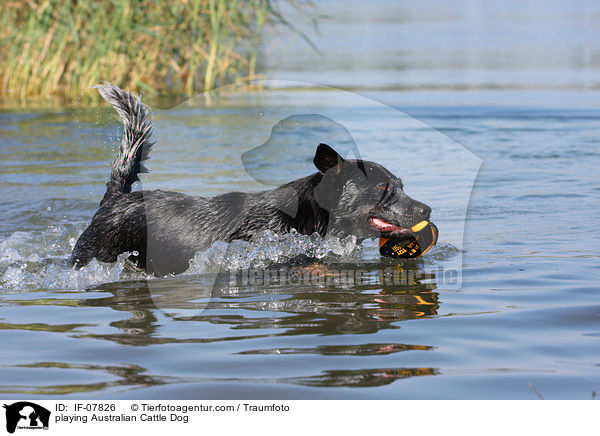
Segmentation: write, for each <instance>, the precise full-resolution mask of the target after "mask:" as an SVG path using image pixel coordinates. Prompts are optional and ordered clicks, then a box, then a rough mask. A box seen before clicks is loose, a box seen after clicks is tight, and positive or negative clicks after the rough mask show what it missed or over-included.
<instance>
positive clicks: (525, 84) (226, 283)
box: [0, 1, 600, 399]
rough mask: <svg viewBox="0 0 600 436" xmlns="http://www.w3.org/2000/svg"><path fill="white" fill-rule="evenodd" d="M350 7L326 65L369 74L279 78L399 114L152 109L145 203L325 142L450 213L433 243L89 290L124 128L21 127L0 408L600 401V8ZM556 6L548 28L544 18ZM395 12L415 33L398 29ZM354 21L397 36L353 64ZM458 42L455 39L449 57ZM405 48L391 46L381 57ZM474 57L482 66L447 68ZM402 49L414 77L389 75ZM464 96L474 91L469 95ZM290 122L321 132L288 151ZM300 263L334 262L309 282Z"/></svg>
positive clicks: (258, 249) (216, 253) (348, 246)
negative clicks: (91, 252) (490, 36)
mask: <svg viewBox="0 0 600 436" xmlns="http://www.w3.org/2000/svg"><path fill="white" fill-rule="evenodd" d="M467 3H468V2H467ZM340 4H341V2H335V1H332V2H325V5H328V6H327V7H330V8H331V12H335V13H337V14H338V16H342V18H339V19H337V20H333V23H332V24H331V25H324V28H323V34H324V38H323V40H326V41H330V42H329V44H330V45H329V46H328V45H327V44H325V45H324V47H323V50H324V52H325V53H326V54H327V52H328V50H330V51H329V53H330V54H331V53H332V52H335V51H336V50H342V48H343V47H349V46H352V47H353V50H355V51H358V52H361V51H362V52H363V53H364V52H368V53H370V58H369V59H370V61H369V62H370V63H365V62H359V61H357V59H358V58H360V56H358V55H356V56H354V57H352V56H339V57H338V58H335V59H334V57H333V56H329V57H327V56H326V62H325V63H324V62H323V61H322V58H321V60H320V61H318V62H317V61H316V58H314V57H313V56H314V55H313V54H310V53H309V52H302V53H300V55H299V57H298V58H297V57H291V56H288V57H287V58H286V57H285V56H284V57H283V58H282V59H279V58H277V57H272V58H270V59H277V61H275V60H273V61H270V64H269V65H268V66H267V67H268V68H270V69H271V70H272V71H274V72H275V74H278V75H280V76H281V78H287V79H290V78H292V79H294V80H306V81H317V82H319V81H321V82H326V83H332V84H342V85H345V86H348V87H354V86H356V85H357V80H355V79H356V78H358V79H360V81H361V82H363V84H364V85H366V86H367V87H366V88H364V89H363V90H362V91H361V93H362V94H366V95H369V96H371V97H374V98H375V99H377V100H379V101H382V102H385V103H387V104H388V105H391V106H393V107H394V108H395V109H391V108H390V107H386V106H385V105H380V104H378V103H375V102H373V101H371V100H368V99H365V98H363V97H360V96H357V95H354V94H350V95H346V94H344V93H340V92H335V91H331V90H322V89H316V88H318V86H316V85H313V84H311V86H309V88H311V89H310V90H297V88H298V87H296V86H286V84H285V83H284V84H281V85H283V88H284V89H283V90H282V89H278V90H270V91H267V92H265V93H264V94H262V95H249V96H248V95H246V96H242V97H238V96H231V97H226V98H223V99H219V98H215V99H213V100H212V102H211V104H207V103H206V102H205V101H204V100H201V99H199V100H197V101H195V102H193V103H195V104H190V105H183V106H179V107H176V108H173V109H170V110H167V109H166V107H164V108H163V110H156V111H155V114H156V122H157V126H158V133H157V139H159V143H158V144H157V146H156V150H155V152H154V155H153V158H152V161H151V162H150V165H149V166H150V168H151V173H150V174H148V175H145V176H144V177H143V179H142V186H143V188H144V189H155V188H161V189H169V190H177V191H183V192H187V193H189V194H192V195H215V194H218V193H221V192H228V191H233V190H243V191H251V190H258V189H266V188H268V187H269V186H272V185H274V184H277V183H280V182H283V181H287V180H290V179H293V178H295V177H300V176H303V175H305V174H308V173H310V172H311V171H313V170H312V167H311V156H310V153H311V147H312V146H313V144H314V142H315V140H318V139H319V138H320V137H325V136H326V137H327V138H328V139H327V140H328V141H331V142H332V145H334V143H335V144H336V147H339V148H340V149H341V150H343V151H344V153H346V154H350V155H352V154H353V153H357V152H358V153H360V155H361V156H363V157H367V158H369V159H373V160H376V161H378V162H380V163H382V164H384V165H385V166H387V167H388V168H390V169H392V170H393V171H394V172H396V173H397V174H398V175H401V176H402V178H403V182H404V184H405V186H406V190H407V192H408V193H409V194H410V195H411V196H413V197H415V198H417V199H419V200H421V201H424V202H426V203H427V204H429V205H430V206H432V208H433V214H432V219H433V220H434V221H435V223H436V224H437V225H438V227H439V229H440V241H439V243H438V245H437V246H436V247H435V248H434V249H432V250H431V251H430V252H429V253H427V254H426V255H425V256H424V257H423V258H422V259H419V260H415V261H405V262H394V261H391V260H381V259H380V258H379V257H378V256H377V248H376V245H375V242H373V241H371V242H367V243H365V244H363V245H360V246H359V245H357V244H356V241H354V240H352V238H349V239H346V240H342V241H340V240H335V239H327V240H320V239H318V238H315V237H303V236H299V235H287V236H281V235H279V236H278V235H273V234H264V235H261V238H260V240H259V242H257V243H254V244H246V243H236V244H233V246H229V247H228V246H226V245H224V244H218V243H217V244H215V246H213V247H211V248H210V249H209V250H207V251H204V252H200V253H198V255H197V256H196V258H195V259H194V261H193V262H192V265H191V267H190V270H189V271H188V272H187V273H185V274H182V275H178V276H175V277H165V278H155V277H148V276H147V275H146V274H144V273H142V272H140V271H139V270H136V269H135V268H134V267H132V265H130V264H129V263H128V261H127V260H126V258H125V257H122V258H120V259H119V261H118V262H116V263H115V264H101V263H98V262H93V263H91V264H90V265H88V266H87V267H85V268H83V269H82V270H80V271H75V270H72V269H70V268H69V267H68V265H67V264H66V259H67V257H68V255H69V253H70V251H71V249H72V247H73V245H74V243H75V241H76V239H77V237H78V236H79V234H80V233H81V232H82V231H83V229H84V228H85V227H86V225H87V224H88V222H89V220H90V219H91V216H92V215H93V213H94V212H95V210H96V208H97V206H98V202H99V200H100V199H101V196H102V194H103V190H104V183H105V182H106V179H107V177H108V173H109V162H110V160H111V159H112V157H113V153H114V147H115V146H116V144H117V143H118V141H119V134H120V132H119V128H118V126H117V124H116V123H115V122H114V120H113V118H112V112H111V111H110V109H108V108H106V107H103V108H102V109H99V110H94V109H85V110H82V109H77V110H53V111H20V112H19V111H12V112H11V111H5V112H2V113H0V132H1V133H0V134H1V137H2V140H1V142H0V154H1V158H0V192H1V194H2V195H1V196H0V326H1V332H0V335H1V340H2V344H3V352H2V357H1V358H0V396H1V397H4V398H15V397H23V396H26V397H28V398H37V397H51V398H60V397H67V398H165V397H168V398H178V399H183V398H240V397H241V398H307V399H317V398H322V399H325V398H364V399H418V398H452V399H453V398H461V399H463V398H477V399H479V398H489V399H535V398H538V395H540V396H542V397H543V398H546V399H559V398H560V399H566V398H579V399H590V398H594V397H595V396H596V393H597V392H598V390H599V389H600V375H599V374H600V372H599V366H600V353H599V350H600V327H599V326H600V323H599V321H600V320H599V316H600V299H599V297H598V284H597V280H598V275H599V272H600V271H599V269H600V268H599V262H598V259H599V256H600V252H599V249H598V247H599V246H600V244H599V242H600V241H599V239H600V238H599V234H598V231H597V228H596V225H597V223H598V220H599V218H600V216H599V215H600V209H599V206H598V205H599V204H600V203H599V200H600V184H599V183H598V182H599V179H598V170H597V168H598V166H599V163H600V162H599V161H600V149H599V148H598V137H599V133H600V121H599V120H600V107H598V104H597V102H598V101H600V100H598V93H597V91H596V88H597V83H598V82H597V72H594V71H593V70H592V69H591V67H590V66H591V65H593V64H595V63H596V60H597V53H598V51H597V44H596V45H593V44H591V43H590V41H592V40H597V38H596V39H593V38H591V36H592V35H593V34H594V32H596V30H594V29H595V28H593V27H589V26H587V27H586V25H585V23H587V21H586V20H588V18H589V17H590V16H595V15H594V14H595V12H594V11H595V10H596V9H597V7H596V6H594V5H593V4H591V3H586V4H587V5H588V9H585V11H587V12H586V13H583V12H582V13H581V14H579V13H575V12H573V13H570V14H562V13H559V12H560V8H559V9H558V10H557V9H556V7H557V6H556V5H555V6H554V7H552V8H545V7H544V8H536V7H533V6H532V7H531V8H530V9H531V10H530V13H527V14H525V13H524V12H523V10H518V11H517V12H518V13H517V12H514V11H515V9H510V8H508V9H507V10H505V11H504V12H502V11H495V12H494V11H491V12H486V11H483V10H479V9H477V11H473V7H470V8H469V7H464V8H463V7H461V8H453V9H452V11H448V10H447V8H445V7H444V6H443V5H444V3H443V2H433V5H434V6H436V7H435V8H430V10H432V11H435V13H434V14H433V13H432V14H433V16H434V17H436V19H435V20H433V19H426V18H427V17H426V16H425V15H427V14H425V15H423V14H422V13H416V12H415V10H414V8H412V7H410V6H408V3H406V4H404V3H403V6H398V7H396V8H394V7H392V3H390V4H388V8H389V9H390V10H389V11H388V13H386V14H376V13H375V12H371V13H370V14H369V15H368V16H367V15H364V14H362V13H358V14H356V13H354V12H352V11H356V10H357V9H356V8H349V9H348V10H347V11H346V14H350V15H353V14H354V15H356V16H355V20H354V21H352V20H345V18H344V17H343V14H344V11H343V9H344V8H340V7H339V5H340ZM463 6H464V5H463ZM406 8H408V10H407V9H406ZM590 8H591V9H590ZM465 10H466V11H471V12H470V14H471V15H473V14H475V16H476V17H477V20H476V19H474V18H472V17H471V18H469V14H467V13H465V12H464V11H465ZM540 10H541V11H544V16H543V17H542V18H543V19H542V18H540V19H539V20H538V18H535V19H534V18H532V17H538V14H537V12H539V11H540ZM574 10H575V9H573V10H572V11H574ZM578 10H579V9H578ZM453 11H454V12H453ZM461 11H462V12H461ZM511 11H513V12H511ZM552 11H554V12H552ZM557 11H558V12H557ZM499 12H502V13H499ZM563 12H564V11H563ZM465 14H466V15H465ZM490 14H491V15H490ZM511 14H512V15H511ZM514 14H516V16H517V17H521V18H522V19H523V20H524V21H525V23H524V24H513V25H514V28H509V27H510V26H509V24H510V23H515V22H516V23H519V21H518V20H517V21H515V16H514ZM396 16H404V17H406V16H408V17H412V18H411V19H410V20H409V19H407V20H406V21H403V24H402V25H400V26H396V25H395V24H394V25H393V26H392V25H391V24H389V25H386V24H385V23H386V21H387V20H389V21H392V22H394V23H395V22H396V21H398V20H396V19H395V18H393V17H396ZM492 16H496V17H500V18H501V19H499V20H496V21H494V23H495V24H494V26H496V27H495V28H494V31H495V35H496V38H495V39H494V41H493V44H492V46H493V47H495V50H488V49H487V48H489V47H490V45H489V44H482V45H477V44H475V42H476V41H478V36H477V35H481V34H482V32H483V33H485V32H484V29H487V28H488V27H486V25H485V23H486V20H487V23H488V24H489V23H490V21H491V20H492ZM357 17H359V18H360V20H359V21H360V22H361V23H362V22H363V21H366V22H369V23H371V24H370V26H373V28H376V29H380V30H381V31H382V33H377V32H365V33H364V34H365V35H370V36H369V38H367V41H366V42H365V41H362V44H359V43H358V42H356V44H347V45H344V44H342V42H340V41H342V39H341V38H342V36H343V35H347V32H346V30H344V29H348V27H347V26H356V20H357V19H358V18H357ZM486 17H487V18H486ZM523 17H525V18H523ZM544 17H545V18H544ZM411 20H412V21H411ZM345 22H347V25H346V27H344V25H343V23H345ZM465 22H466V23H478V26H477V27H476V28H473V27H468V26H464V23H465ZM532 22H536V23H540V22H542V23H548V22H552V23H554V24H553V26H555V28H556V26H558V27H557V28H559V29H562V31H561V32H562V34H563V35H566V36H565V37H564V38H562V39H561V41H562V42H561V44H557V43H556V40H547V37H543V35H541V34H540V35H538V34H535V35H532V34H531V32H530V30H527V29H529V27H528V24H531V23H532ZM411 23H421V25H422V26H425V25H426V27H421V29H422V30H423V29H424V30H423V33H419V32H410V26H411V25H415V24H411ZM582 23H583V24H582ZM363 24H364V23H363ZM425 30H427V31H426V32H425ZM449 31H451V32H450V33H452V34H453V35H454V36H455V40H441V39H440V38H437V37H435V35H445V34H448V32H449ZM386 32H387V33H386ZM389 32H392V35H391V36H392V37H393V38H389V41H392V40H393V41H396V43H395V44H392V43H391V42H390V43H389V44H382V43H381V42H382V41H384V40H385V41H388V39H386V38H385V36H386V35H387V36H390V34H389ZM394 32H399V33H400V36H402V35H405V32H408V34H410V35H411V36H413V38H412V39H407V38H406V37H405V36H402V37H400V36H399V35H397V34H395V33H394ZM382 35H383V36H382ZM419 35H421V36H419ZM528 36H530V37H531V38H530V39H527V37H528ZM415 38H416V39H415ZM525 39H526V40H527V41H526V42H527V43H522V44H521V43H519V44H516V42H517V41H523V40H525ZM336 41H337V42H336ZM469 41H470V42H471V43H472V44H467V45H468V46H469V47H470V49H469V50H468V52H469V53H470V55H471V56H470V57H469V59H470V60H471V63H470V64H468V65H465V64H464V63H461V62H458V61H457V63H456V64H452V65H448V64H447V63H446V62H445V61H444V59H446V60H447V59H457V58H456V56H457V54H460V51H459V50H458V48H460V47H464V46H465V44H466V43H467V42H469ZM577 41H579V42H581V44H577V43H576V42H577ZM582 41H583V42H582ZM586 41H587V42H586ZM317 42H318V41H317ZM415 44H416V45H415ZM590 45H591V47H590ZM374 46H376V48H377V49H376V50H371V48H373V47H374ZM419 47H421V48H419ZM424 47H427V48H428V49H427V50H428V51H427V52H424V51H425V50H424ZM446 48H448V51H447V50H445V49H446ZM573 48H577V49H578V50H575V54H573V55H572V53H573ZM511 49H514V53H512V52H511ZM533 49H535V50H536V53H538V55H537V56H536V57H535V61H534V59H533V58H531V57H528V56H527V54H528V53H529V50H533ZM285 53H287V54H289V51H288V52H285ZM353 53H355V52H353ZM394 53H395V54H396V55H398V59H405V60H407V61H406V62H407V65H405V66H398V65H395V64H394V65H391V66H389V68H386V66H385V65H384V61H385V60H389V59H391V55H392V54H394ZM402 53H404V56H400V54H402ZM427 53H430V54H431V56H428V55H427ZM442 53H447V55H445V56H441V54H442ZM511 53H512V54H511ZM569 53H571V54H569ZM302 59H304V61H303V60H302ZM342 59H346V60H348V59H349V60H350V61H348V62H344V61H342ZM525 59H528V61H527V62H526V61H525ZM313 61H315V62H314V65H317V64H318V65H319V66H320V67H319V68H317V69H313V68H312V66H311V65H312V64H311V62H313ZM426 61H427V62H426ZM398 62H400V60H398ZM428 62H429V63H428ZM365 65H371V66H372V68H371V69H370V70H367V69H364V68H363V67H364V66H365ZM401 67H402V68H401ZM361 68H362V69H361ZM294 71H295V72H296V73H294V74H295V76H294V74H293V72H294ZM352 71H354V73H352ZM393 71H396V72H398V71H400V72H399V73H398V74H394V73H393ZM464 71H467V72H471V73H473V74H472V75H471V76H469V77H465V76H463V75H462V73H463V72H464ZM346 72H348V74H345V73H346ZM379 73H381V74H379ZM425 73H426V74H425ZM292 76H294V77H292ZM538 78H539V80H538ZM363 79H364V80H363ZM459 79H460V80H459ZM406 83H408V84H409V86H408V89H405V86H404V85H405V84H406ZM464 83H467V84H469V85H470V86H471V87H472V89H470V90H463V91H457V89H462V88H463V85H464ZM287 88H294V89H287ZM438 88H439V89H438ZM584 91H585V92H584ZM294 114H296V115H297V114H312V115H311V116H309V117H308V118H303V119H302V120H299V119H296V118H294V119H292V121H293V122H292V123H288V124H285V123H284V124H283V125H280V127H281V128H280V129H279V130H277V129H276V132H275V133H273V134H271V128H272V127H273V126H275V125H277V123H278V122H280V121H281V120H284V119H286V117H288V116H290V115H294ZM323 117H325V118H323ZM327 119H329V120H336V121H338V122H339V123H338V124H339V125H341V126H343V127H344V128H345V129H347V131H345V130H344V129H338V126H337V124H335V123H331V122H328V121H327ZM296 125H297V126H296ZM282 126H283V127H282ZM286 126H287V127H286ZM294 126H296V127H297V128H294ZM277 132H279V133H277ZM261 144H264V147H266V148H261V149H260V150H259V151H260V153H258V152H256V149H254V151H253V152H252V150H253V148H254V147H256V146H259V145H261ZM249 152H250V153H249ZM245 153H246V154H245ZM248 153H249V154H248ZM257 153H258V156H259V158H257V159H254V157H255V156H256V155H257ZM265 154H266V155H267V156H270V157H271V158H270V159H266V163H265V160H264V158H263V157H261V156H264V155H265ZM242 156H244V157H245V158H246V160H244V158H243V157H242ZM253 165H254V166H253ZM480 165H481V167H480ZM254 170H256V171H254ZM253 176H254V177H253ZM471 188H472V189H471ZM298 254H306V255H310V256H312V257H316V261H315V262H314V263H310V264H300V265H292V266H290V265H289V263H288V262H289V260H290V259H294V258H296V256H297V255H298ZM224 259H225V260H224ZM239 269H243V270H244V271H246V273H247V275H244V274H245V273H238V270H239ZM248 269H250V270H251V271H250V272H248ZM252 271H259V272H260V273H261V275H260V276H259V277H257V276H251V275H250V274H251V273H252ZM265 271H267V272H268V276H266V279H265V273H264V272H265ZM453 271H454V272H456V276H453V275H452V274H450V275H447V273H448V272H453ZM397 279H399V281H398V280H397ZM282 281H283V282H285V283H283V284H282V283H281V282H282Z"/></svg>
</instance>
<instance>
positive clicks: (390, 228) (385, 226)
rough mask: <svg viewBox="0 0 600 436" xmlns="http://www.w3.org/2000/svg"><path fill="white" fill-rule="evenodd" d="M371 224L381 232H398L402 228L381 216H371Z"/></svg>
mask: <svg viewBox="0 0 600 436" xmlns="http://www.w3.org/2000/svg"><path fill="white" fill-rule="evenodd" d="M371 224H372V225H373V226H374V227H377V229H378V230H379V231H381V232H398V231H401V230H403V229H402V227H398V226H395V225H394V224H391V223H388V222H387V221H384V220H382V219H381V218H371Z"/></svg>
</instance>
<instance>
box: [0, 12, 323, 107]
mask: <svg viewBox="0 0 600 436" xmlns="http://www.w3.org/2000/svg"><path fill="white" fill-rule="evenodd" d="M286 2H287V3H288V4H290V5H292V6H293V7H295V8H297V9H302V8H304V7H306V6H311V3H310V2H309V1H307V0H286ZM267 26H271V27H272V28H277V27H283V28H286V29H287V30H291V31H294V32H297V33H298V34H299V35H300V36H301V37H302V38H304V39H305V40H306V41H307V42H308V43H309V44H311V42H310V41H309V40H308V39H307V38H306V36H305V35H303V34H301V33H300V32H298V31H297V30H296V29H295V28H294V27H293V25H292V24H291V23H289V22H288V21H286V19H285V18H284V17H283V15H282V14H281V13H280V12H278V11H277V10H276V9H275V7H274V5H273V1H272V0H165V1H156V0H8V1H7V2H5V3H3V5H2V7H1V16H0V83H1V86H0V102H2V103H1V105H2V106H6V105H7V104H9V105H10V104H17V105H19V103H20V104H24V103H25V102H26V101H31V100H44V99H53V100H58V101H59V102H60V103H61V104H63V105H69V104H72V103H73V102H75V101H80V100H85V101H89V102H94V101H98V97H97V93H85V91H86V90H87V89H88V88H89V87H90V86H92V85H95V84H97V83H100V82H102V81H103V80H108V81H110V82H112V83H114V84H116V85H118V86H120V87H122V88H126V89H131V90H132V91H134V92H136V93H144V94H146V95H148V94H150V95H159V94H165V93H167V94H180V95H187V96H191V95H193V94H195V93H200V92H203V91H207V90H211V89H214V88H216V87H219V86H223V85H229V84H235V83H238V84H240V85H241V86H244V82H245V81H246V82H247V81H249V80H252V79H256V78H260V75H258V74H257V62H258V54H259V47H260V43H261V38H262V35H263V32H264V31H265V28H266V27H267ZM311 45H312V44H311Z"/></svg>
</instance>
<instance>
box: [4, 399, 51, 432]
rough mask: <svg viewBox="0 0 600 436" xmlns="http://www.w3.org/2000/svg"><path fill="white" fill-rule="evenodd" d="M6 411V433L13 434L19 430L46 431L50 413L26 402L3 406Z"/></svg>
mask: <svg viewBox="0 0 600 436" xmlns="http://www.w3.org/2000/svg"><path fill="white" fill-rule="evenodd" d="M4 408H5V409H6V431H8V432H9V433H14V432H15V430H16V429H17V428H19V429H29V430H34V429H44V430H47V429H48V423H49V421H50V411H49V410H48V409H45V408H44V407H42V406H38V405H37V404H35V403H30V402H28V401H19V402H18V403H13V404H11V405H6V404H5V405H4Z"/></svg>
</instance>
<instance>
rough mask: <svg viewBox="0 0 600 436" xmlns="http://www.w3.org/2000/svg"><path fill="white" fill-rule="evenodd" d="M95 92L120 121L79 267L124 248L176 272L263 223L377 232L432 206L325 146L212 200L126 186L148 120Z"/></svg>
mask: <svg viewBox="0 0 600 436" xmlns="http://www.w3.org/2000/svg"><path fill="white" fill-rule="evenodd" d="M96 88H98V90H99V92H100V94H101V95H102V97H104V99H105V100H106V101H108V102H109V103H110V104H111V105H112V106H113V107H114V108H115V110H116V111H117V112H118V113H119V116H120V118H121V121H122V122H123V125H124V131H123V139H122V142H121V147H120V150H119V153H118V155H117V157H116V159H115V160H114V162H113V164H112V173H111V175H110V181H109V182H108V183H107V189H106V194H105V195H104V198H103V199H102V202H101V203H100V207H99V209H98V211H97V212H96V214H95V215H94V217H93V219H92V222H91V224H90V225H89V227H88V228H87V229H86V230H85V231H84V232H83V234H82V235H81V237H80V238H79V240H78V241H77V244H76V245H75V248H74V249H73V253H72V255H71V263H72V264H74V265H75V266H77V267H81V266H83V265H86V264H87V263H88V262H90V261H91V260H92V259H93V258H97V259H98V260H100V261H103V262H114V261H115V260H116V259H117V256H118V255H119V254H121V253H124V252H129V253H133V254H132V255H131V257H130V258H131V259H132V260H133V261H134V262H136V263H137V265H138V266H140V267H142V268H145V269H146V271H148V272H150V273H154V274H156V275H165V274H170V273H179V272H183V271H185V270H186V269H188V267H189V261H190V259H192V258H193V257H194V254H195V253H196V252H197V251H199V250H202V249H205V248H207V247H209V246H210V245H211V244H213V242H215V241H225V242H230V241H233V240H238V239H241V240H252V239H253V237H256V236H257V235H260V234H261V233H262V232H263V231H264V230H272V231H273V232H275V233H281V232H289V231H290V230H291V229H296V230H297V231H298V232H299V233H301V234H304V235H310V234H312V233H314V232H317V233H318V234H320V235H321V236H325V235H326V234H328V235H333V236H336V237H340V238H341V237H345V236H348V235H355V236H356V237H357V239H358V241H362V240H364V239H366V238H376V237H379V236H382V235H386V234H389V233H392V232H398V231H401V229H404V228H408V227H411V226H413V225H415V224H416V223H418V222H420V221H422V220H425V219H429V214H430V212H431V209H430V208H429V207H428V206H426V205H425V204H423V203H420V202H418V201H415V200H413V199H412V198H410V197H409V196H408V195H406V194H405V193H404V191H403V186H402V182H401V181H400V179H399V178H397V177H396V176H394V175H393V174H392V173H391V172H389V171H388V170H386V169H385V168H384V167H382V166H381V165H379V164H376V163H373V162H368V161H363V160H345V159H343V158H342V157H341V156H340V155H339V154H338V153H337V152H336V151H335V150H333V149H332V148H331V147H329V146H328V145H326V144H319V146H318V147H317V150H316V153H315V156H314V164H315V166H316V167H317V169H318V170H319V172H317V173H315V174H312V175H310V176H307V177H304V178H302V179H299V180H295V181H293V182H290V183H287V184H285V185H282V186H280V187H279V188H276V189H273V190H269V191H263V192H256V193H242V192H230V193H228V194H223V195H219V196H216V197H212V198H201V197H191V196H188V195H184V194H181V193H177V192H168V191H161V190H157V191H136V192H131V185H132V184H133V183H134V182H135V181H136V180H138V174H139V173H142V172H146V170H145V168H144V167H143V165H142V161H144V160H145V159H147V158H148V156H149V152H150V149H151V147H152V145H153V143H152V142H151V141H150V136H151V133H152V123H151V122H150V120H149V119H148V113H147V111H146V108H145V107H144V105H143V104H142V103H141V101H140V98H139V97H137V96H136V95H134V94H131V93H128V92H125V91H123V90H121V89H119V88H118V87H116V86H114V85H112V84H110V83H105V84H104V85H97V86H96Z"/></svg>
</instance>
